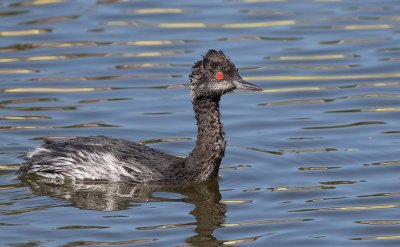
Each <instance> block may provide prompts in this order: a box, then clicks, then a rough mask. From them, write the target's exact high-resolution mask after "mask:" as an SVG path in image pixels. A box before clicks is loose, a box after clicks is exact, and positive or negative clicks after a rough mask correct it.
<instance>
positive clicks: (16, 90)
mask: <svg viewBox="0 0 400 247" xmlns="http://www.w3.org/2000/svg"><path fill="white" fill-rule="evenodd" d="M104 90H111V88H95V87H82V88H7V89H4V90H2V91H3V92H4V93H79V92H92V91H104Z"/></svg>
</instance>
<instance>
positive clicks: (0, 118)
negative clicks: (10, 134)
mask: <svg viewBox="0 0 400 247" xmlns="http://www.w3.org/2000/svg"><path fill="white" fill-rule="evenodd" d="M48 118H49V117H44V116H0V120H37V119H48Z"/></svg>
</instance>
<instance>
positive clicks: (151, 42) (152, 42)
mask: <svg viewBox="0 0 400 247" xmlns="http://www.w3.org/2000/svg"><path fill="white" fill-rule="evenodd" d="M174 43H177V42H174V41H172V40H139V41H129V42H126V43H125V44H126V45H171V44H174Z"/></svg>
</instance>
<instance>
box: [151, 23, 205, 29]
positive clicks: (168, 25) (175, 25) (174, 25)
mask: <svg viewBox="0 0 400 247" xmlns="http://www.w3.org/2000/svg"><path fill="white" fill-rule="evenodd" d="M157 26H158V27H161V28H199V27H207V24H206V23H202V22H187V23H160V24H158V25H157Z"/></svg>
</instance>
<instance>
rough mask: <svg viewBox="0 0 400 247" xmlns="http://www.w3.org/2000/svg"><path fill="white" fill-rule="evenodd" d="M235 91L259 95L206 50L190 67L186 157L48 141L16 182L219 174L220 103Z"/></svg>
mask: <svg viewBox="0 0 400 247" xmlns="http://www.w3.org/2000/svg"><path fill="white" fill-rule="evenodd" d="M236 88H240V89H247V90H261V89H260V88H259V87H257V86H255V85H252V84H250V83H248V82H246V81H244V80H243V79H242V78H241V77H240V75H239V73H238V70H237V69H236V67H235V65H234V64H233V63H232V62H231V61H230V59H229V58H228V57H226V56H225V54H224V53H223V52H222V51H216V50H209V51H208V52H207V53H206V54H205V55H204V56H203V59H202V60H200V61H198V62H196V63H195V64H194V65H193V68H192V73H191V75H190V89H191V93H190V95H191V97H192V103H193V110H194V112H195V115H196V120H197V131H198V133H197V141H196V145H195V147H194V149H193V151H192V152H191V153H190V154H189V156H188V157H186V158H180V157H175V156H173V155H169V154H166V153H163V152H161V151H158V150H155V149H152V148H149V147H146V146H144V145H141V144H139V143H135V142H130V141H127V140H121V139H114V138H111V137H105V136H90V137H79V138H75V139H61V140H55V141H47V142H46V143H44V144H43V145H42V146H40V147H39V148H37V149H35V150H33V151H32V152H29V153H28V154H27V157H26V159H27V162H26V163H25V164H23V166H22V167H21V168H20V169H19V170H18V172H17V173H18V175H19V176H20V177H30V176H35V177H44V178H46V179H56V180H59V179H61V180H103V181H104V180H105V181H130V182H135V183H152V184H179V183H187V182H194V181H198V182H200V181H205V180H207V179H208V178H211V177H213V176H216V175H217V174H218V170H219V165H220V163H221V160H222V157H223V156H224V152H225V144H226V142H225V135H224V130H223V126H222V123H221V121H220V113H219V101H220V98H221V96H222V95H223V94H224V93H227V92H230V91H232V90H234V89H236Z"/></svg>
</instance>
